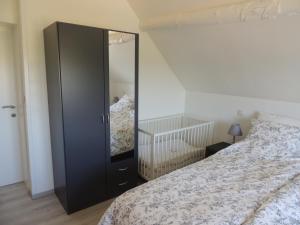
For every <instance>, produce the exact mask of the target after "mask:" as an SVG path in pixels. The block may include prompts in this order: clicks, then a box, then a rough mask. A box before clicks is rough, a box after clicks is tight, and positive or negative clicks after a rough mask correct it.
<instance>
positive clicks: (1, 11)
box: [0, 0, 18, 24]
mask: <svg viewBox="0 0 300 225" xmlns="http://www.w3.org/2000/svg"><path fill="white" fill-rule="evenodd" d="M17 9H18V4H17V1H16V0H1V1H0V21H1V22H5V23H11V24H17V22H18V10H17Z"/></svg>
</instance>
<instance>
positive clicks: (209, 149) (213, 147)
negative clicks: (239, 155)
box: [205, 142, 231, 158]
mask: <svg viewBox="0 0 300 225" xmlns="http://www.w3.org/2000/svg"><path fill="white" fill-rule="evenodd" d="M230 145H231V144H229V143H226V142H220V143H217V144H214V145H210V146H207V147H206V152H205V158H207V157H209V156H211V155H213V154H216V153H217V152H218V151H221V150H222V149H224V148H227V147H229V146H230Z"/></svg>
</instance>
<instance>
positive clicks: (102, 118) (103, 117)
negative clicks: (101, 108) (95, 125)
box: [101, 114, 105, 124]
mask: <svg viewBox="0 0 300 225" xmlns="http://www.w3.org/2000/svg"><path fill="white" fill-rule="evenodd" d="M101 120H102V124H104V123H105V116H104V115H103V114H102V115H101Z"/></svg>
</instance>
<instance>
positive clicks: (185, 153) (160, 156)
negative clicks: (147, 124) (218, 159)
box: [139, 139, 205, 169]
mask: <svg viewBox="0 0 300 225" xmlns="http://www.w3.org/2000/svg"><path fill="white" fill-rule="evenodd" d="M155 149H156V151H154V155H153V164H152V165H151V154H152V145H139V152H140V153H139V157H140V160H141V161H143V163H144V164H145V166H146V167H147V168H154V169H159V168H164V167H174V166H176V165H178V164H184V163H185V162H186V161H188V160H191V159H193V158H197V157H203V155H204V153H205V150H204V149H203V148H197V147H194V146H192V145H189V144H188V143H186V142H185V141H183V140H180V139H176V140H173V141H170V142H165V141H163V142H159V143H156V145H155Z"/></svg>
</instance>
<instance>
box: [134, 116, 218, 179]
mask: <svg viewBox="0 0 300 225" xmlns="http://www.w3.org/2000/svg"><path fill="white" fill-rule="evenodd" d="M213 125H214V123H213V122H209V123H205V122H201V121H199V120H196V119H193V118H189V117H186V116H184V114H180V115H174V116H169V117H164V118H158V119H151V120H145V121H141V122H139V130H141V131H139V145H140V146H141V148H140V152H139V160H138V162H139V166H138V169H139V173H140V174H141V175H142V176H143V177H144V178H146V179H154V178H156V177H157V176H161V175H163V174H166V173H168V172H171V171H173V170H175V169H178V168H181V167H183V166H186V165H188V164H190V163H194V162H196V161H198V160H200V159H202V158H203V157H204V153H205V147H206V145H208V144H209V143H211V142H212V137H213ZM174 150H176V151H174Z"/></svg>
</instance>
